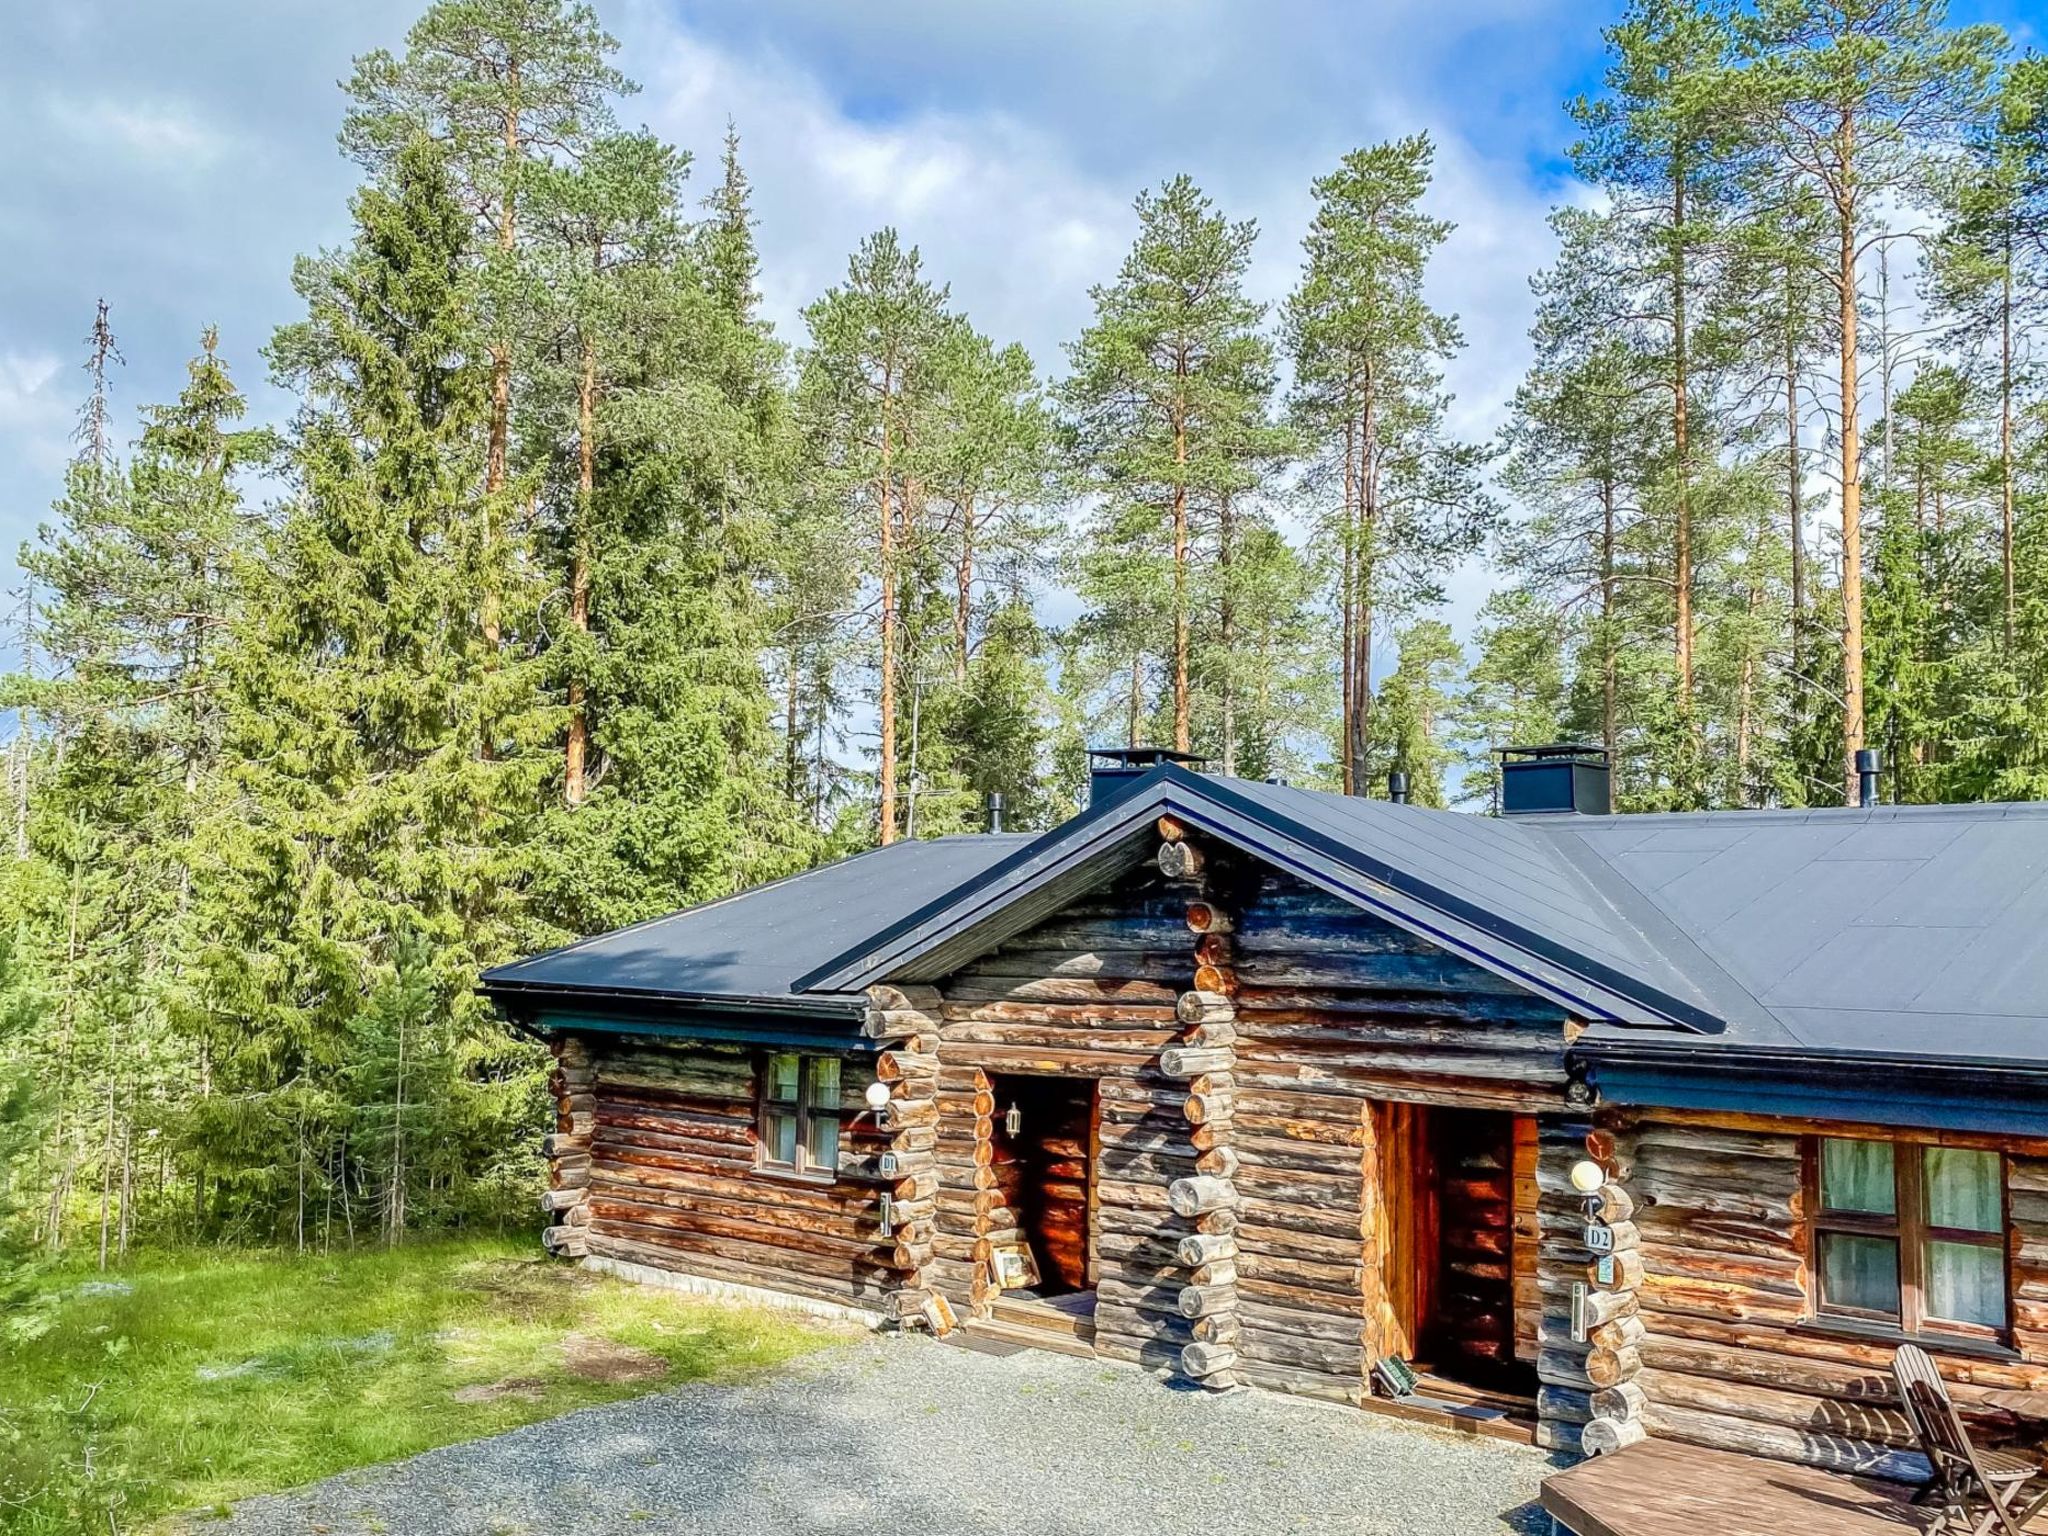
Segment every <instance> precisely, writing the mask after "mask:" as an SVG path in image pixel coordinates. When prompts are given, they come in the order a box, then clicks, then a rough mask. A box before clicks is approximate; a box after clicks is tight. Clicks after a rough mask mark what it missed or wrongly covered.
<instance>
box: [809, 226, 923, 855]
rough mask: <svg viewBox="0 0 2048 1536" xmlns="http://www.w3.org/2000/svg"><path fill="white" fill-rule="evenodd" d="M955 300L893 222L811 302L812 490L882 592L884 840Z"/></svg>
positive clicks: (879, 777) (879, 691)
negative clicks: (907, 633) (933, 417)
mask: <svg viewBox="0 0 2048 1536" xmlns="http://www.w3.org/2000/svg"><path fill="white" fill-rule="evenodd" d="M946 305H947V292H946V289H945V288H943V287H937V286H934V285H933V284H931V283H929V282H927V281H926V280H925V278H924V275H923V270H922V262H921V260H920V258H919V256H918V253H917V249H916V247H915V246H913V247H911V248H909V249H908V250H906V249H905V248H904V247H903V246H902V244H901V243H900V242H899V241H898V240H897V238H896V232H895V231H894V230H893V229H884V230H882V231H880V232H879V233H877V234H874V235H871V236H869V237H868V239H866V240H865V241H863V242H862V243H861V246H860V249H859V250H858V251H856V252H855V253H854V255H853V258H852V260H851V262H849V264H848V267H847V276H846V282H845V283H844V285H843V286H840V287H837V288H833V289H830V290H828V291H827V292H826V294H825V295H824V297H822V298H820V299H819V300H818V301H817V302H816V303H814V304H812V305H811V307H810V308H809V309H807V310H806V311H805V312H804V318H805V321H806V323H807V324H808V325H809V327H810V333H811V342H810V346H809V347H808V348H807V349H806V350H805V352H804V354H803V357H802V377H801V380H800V382H799V384H798V413H799V419H800V422H801V424H802V431H803V436H804V440H805V457H806V461H807V464H808V467H809V473H810V475H811V477H812V480H813V484H814V491H813V495H814V496H815V497H816V498H817V501H818V503H819V505H821V506H823V507H829V508H830V510H831V511H832V512H833V513H834V514H835V515H836V517H837V518H838V520H839V526H840V528H841V529H843V537H845V538H846V539H848V540H850V541H857V542H856V547H860V548H863V549H864V550H865V551H866V558H865V560H864V564H865V565H866V573H865V574H866V576H867V578H868V579H869V580H870V581H872V582H873V584H874V591H875V597H876V608H877V622H876V626H875V627H876V635H877V641H878V644H877V647H876V649H877V651H878V653H879V654H878V655H877V658H876V664H875V672H876V674H877V687H876V709H877V713H878V716H879V720H878V732H879V737H880V740H879V743H878V752H877V767H876V799H877V808H876V827H877V837H878V840H879V841H880V842H881V843H882V844H884V845H885V846H886V845H887V844H889V843H892V842H894V841H895V840H896V835H897V831H898V829H899V827H900V826H901V825H902V817H901V810H902V806H901V803H900V801H901V796H900V793H899V783H898V768H899V766H900V764H899V745H898V743H899V737H900V736H901V735H902V724H903V722H901V721H900V720H899V718H898V715H899V710H900V701H901V694H900V685H901V684H902V682H903V681H904V677H903V661H904V645H903V642H904V611H903V605H904V597H905V584H906V579H907V575H908V572H909V568H910V563H911V561H912V560H913V559H914V558H915V556H916V553H917V550H918V548H919V546H920V543H921V541H923V540H924V539H925V538H926V537H927V533H928V525H927V520H926V519H927V511H928V509H927V506H926V491H927V490H928V488H929V485H930V476H931V471H932V465H931V463H930V449H931V446H932V444H931V442H930V441H929V439H928V435H927V433H926V430H925V428H926V426H927V425H928V420H927V418H928V414H929V413H930V411H931V410H932V407H933V403H934V401H935V400H936V399H937V397H938V395H939V391H940V389H941V384H942V379H943V376H944V369H945V358H946V355H947V352H948V348H949V338H950V337H951V336H952V335H953V333H954V331H955V329H956V327H957V326H958V324H959V322H958V321H957V320H956V319H955V318H954V317H953V316H952V315H950V314H949V313H948V311H947V307H946ZM932 436H936V434H935V433H934V434H932Z"/></svg>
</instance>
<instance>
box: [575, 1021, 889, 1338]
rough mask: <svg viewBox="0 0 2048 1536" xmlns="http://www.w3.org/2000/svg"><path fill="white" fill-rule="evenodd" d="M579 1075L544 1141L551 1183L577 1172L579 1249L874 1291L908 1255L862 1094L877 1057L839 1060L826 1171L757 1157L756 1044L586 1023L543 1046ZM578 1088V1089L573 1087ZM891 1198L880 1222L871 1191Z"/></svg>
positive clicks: (751, 1277) (868, 1295)
mask: <svg viewBox="0 0 2048 1536" xmlns="http://www.w3.org/2000/svg"><path fill="white" fill-rule="evenodd" d="M557 1050H558V1054H559V1056H560V1057H561V1059H562V1061H563V1070H564V1071H565V1072H567V1071H569V1070H570V1067H571V1064H572V1063H573V1064H574V1067H575V1070H576V1072H577V1073H578V1074H579V1077H578V1080H579V1081H582V1080H584V1079H586V1078H587V1080H588V1083H589V1087H588V1090H587V1097H588V1100H589V1108H588V1109H587V1110H585V1109H584V1108H582V1107H581V1105H580V1103H579V1104H578V1105H577V1107H576V1108H575V1109H574V1110H573V1111H565V1114H567V1115H568V1116H569V1119H570V1124H569V1125H568V1126H565V1127H564V1129H563V1130H562V1131H561V1132H558V1134H557V1137H556V1138H555V1139H553V1140H552V1141H551V1144H550V1147H549V1151H550V1154H551V1157H552V1162H553V1169H552V1174H551V1182H554V1183H559V1182H560V1181H561V1180H563V1179H565V1178H571V1177H576V1176H578V1175H580V1176H581V1178H582V1180H583V1183H582V1184H581V1185H580V1186H579V1188H580V1191H581V1192H582V1194H583V1196H584V1198H583V1199H582V1200H581V1201H579V1203H578V1205H577V1207H576V1208H575V1210H574V1212H573V1215H574V1216H575V1217H576V1219H577V1230H578V1231H580V1232H581V1233H582V1234H583V1236H582V1241H581V1242H580V1243H575V1244H571V1243H565V1242H562V1241H559V1240H558V1241H556V1242H552V1243H551V1244H550V1246H551V1247H552V1248H553V1249H554V1251H556V1252H560V1253H577V1252H583V1253H589V1254H592V1255H595V1256H598V1257H604V1258H615V1259H624V1260H628V1261H631V1262H634V1263H639V1264H651V1265H655V1266H658V1267H661V1268H668V1269H681V1270H686V1271H688V1272H690V1273H692V1274H701V1275H705V1276H707V1277H710V1278H713V1279H723V1280H731V1281H735V1282H738V1283H742V1284H748V1285H761V1286H769V1287H773V1288H776V1289H780V1290H790V1291H797V1292H801V1293H804V1294H807V1295H814V1296H820V1297H824V1298H827V1299H831V1300H837V1301H855V1302H859V1303H863V1304H867V1305H871V1306H881V1305H884V1304H885V1303H886V1302H887V1301H888V1298H889V1297H890V1295H891V1293H892V1292H894V1291H896V1290H898V1289H900V1288H901V1287H902V1286H903V1285H904V1283H905V1280H906V1276H907V1275H908V1274H910V1273H911V1272H912V1271H913V1269H914V1264H906V1263H905V1260H906V1259H910V1260H914V1259H915V1257H916V1254H915V1253H914V1252H907V1251H905V1249H904V1241H903V1240H904V1238H905V1237H906V1236H907V1235H914V1234H907V1233H906V1231H905V1214H906V1208H907V1210H908V1214H909V1215H911V1216H914V1215H915V1205H914V1198H915V1196H916V1195H917V1194H918V1190H917V1189H916V1187H915V1185H914V1183H912V1182H911V1181H908V1180H903V1179H900V1178H896V1177H892V1176H889V1175H885V1174H884V1173H883V1171H882V1163H881V1155H882V1153H883V1152H885V1151H887V1150H889V1148H890V1146H891V1140H890V1138H889V1136H888V1135H887V1133H885V1132H884V1131H883V1130H882V1129H881V1128H879V1127H878V1126H877V1125H876V1124H875V1121H874V1117H873V1116H872V1115H871V1114H868V1115H863V1114H862V1110H863V1108H864V1105H863V1100H862V1094H863V1092H864V1090H865V1089H866V1087H867V1085H868V1084H869V1083H870V1082H872V1081H874V1079H875V1075H876V1061H877V1058H876V1057H875V1056H873V1055H870V1054H865V1053H849V1054H847V1055H846V1056H845V1057H843V1058H842V1062H841V1068H840V1092H841V1109H840V1140H839V1175H838V1177H837V1178H836V1179H834V1180H832V1181H831V1182H825V1181H815V1180H807V1179H798V1178H790V1177H782V1176H777V1175H775V1174H773V1173H769V1172H764V1171H762V1170H760V1169H758V1168H757V1167H756V1166H755V1149H756V1146H757V1142H758V1136H757V1132H756V1123H755V1102H756V1097H755V1095H756V1074H757V1067H758V1062H759V1060H760V1056H759V1053H757V1052H755V1051H752V1050H748V1049H744V1048H741V1047H737V1046H728V1045H709V1044H689V1043H679V1042H677V1041H674V1040H670V1039H666V1038H661V1037H654V1036H634V1035H590V1036H584V1037H577V1038H573V1039H570V1040H565V1041H563V1042H561V1044H559V1045H558V1047H557ZM582 1096H583V1095H578V1096H577V1097H578V1098H579V1099H580V1098H581V1097H582ZM885 1193H889V1194H890V1195H891V1196H892V1199H894V1200H895V1201H896V1203H897V1213H896V1221H895V1223H894V1227H893V1230H892V1231H891V1233H889V1234H887V1235H885V1234H884V1232H883V1222H882V1210H881V1205H882V1197H883V1195H884V1194H885Z"/></svg>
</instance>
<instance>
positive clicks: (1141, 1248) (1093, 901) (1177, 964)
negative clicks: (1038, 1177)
mask: <svg viewBox="0 0 2048 1536" xmlns="http://www.w3.org/2000/svg"><path fill="white" fill-rule="evenodd" d="M1164 830H1166V831H1169V832H1171V833H1172V834H1173V835H1172V836H1170V837H1168V838H1166V839H1165V840H1164V841H1163V842H1162V856H1161V858H1160V859H1159V860H1158V861H1157V862H1155V863H1153V864H1149V865H1147V866H1145V867H1143V868H1141V869H1138V870H1136V871H1133V872H1132V873H1130V874H1128V875H1126V876H1124V877H1123V878H1122V879H1120V880H1117V881H1116V882H1114V883H1113V884H1111V885H1110V886H1108V887H1106V888H1105V889H1103V890H1102V891H1100V892H1098V893H1096V894H1094V895H1092V896H1091V897H1089V898H1087V899H1084V900H1082V901H1079V902H1077V903H1075V904H1074V905H1072V906H1070V907H1068V908H1067V909H1065V910H1064V911H1062V912H1060V913H1059V914H1057V915H1056V916H1055V917H1053V918H1051V919H1049V920H1048V921H1046V922H1044V923H1041V924H1039V925H1038V926H1037V927H1036V928H1034V929H1032V930H1030V931H1029V932H1027V933H1025V934H1023V935H1020V936H1019V937H1017V938H1015V939H1013V940H1011V941H1010V942H1009V943H1006V944H1004V945H1002V946H1001V947H1000V948H998V949H996V950H995V951H993V952H992V953H990V954H988V955H986V956H983V957H982V958H981V959H979V960H977V961H975V962H974V963H973V964H972V965H969V966H967V967H965V968H963V969H962V970H960V971H958V972H956V973H955V974H954V975H953V976H951V977H949V978H947V980H946V981H945V982H944V983H942V984H941V986H940V988H939V996H940V999H941V1001H940V1006H939V1014H940V1022H939V1025H938V1041H937V1053H938V1060H939V1109H940V1117H939V1124H938V1170H939V1190H938V1221H937V1235H936V1239H935V1256H934V1259H933V1261H932V1263H931V1265H930V1266H929V1268H928V1271H927V1273H928V1277H929V1279H930V1281H931V1283H932V1284H933V1285H935V1286H936V1287H937V1288H938V1289H939V1290H940V1291H941V1292H943V1293H944V1294H945V1295H946V1296H947V1297H948V1298H949V1300H951V1301H952V1302H953V1303H954V1304H955V1305H956V1306H964V1307H965V1308H967V1309H969V1310H970V1311H972V1312H985V1311H986V1310H987V1307H988V1304H989V1302H990V1301H991V1300H992V1297H993V1292H992V1290H991V1282H990V1277H989V1274H988V1269H987V1260H988V1256H989V1250H990V1247H991V1245H992V1244H993V1243H996V1242H1008V1241H1014V1240H1016V1238H1017V1237H1018V1236H1019V1235H1020V1234H1021V1233H1022V1232H1023V1231H1024V1229H1025V1227H1026V1225H1027V1218H1028V1212H1027V1211H1025V1210H1024V1209H1022V1208H1021V1203H1022V1199H1023V1196H1022V1194H1021V1193H1020V1192H1019V1191H1018V1190H1015V1189H1010V1188H1006V1187H1005V1183H1004V1168H1005V1165H1004V1163H1003V1161H1002V1159H1001V1158H1000V1157H999V1156H998V1154H997V1151H996V1147H995V1143H996V1141H997V1136H996V1131H995V1124H994V1120H995V1116H997V1115H998V1114H1000V1112H1001V1106H1000V1105H999V1104H998V1103H997V1095H996V1093H995V1091H994V1090H995V1087H996V1083H997V1080H998V1079H999V1078H1001V1077H1002V1076H1005V1075H1025V1076H1033V1075H1043V1076H1052V1077H1061V1078H1068V1079H1072V1078H1090V1079H1094V1080H1095V1082H1096V1096H1097V1105H1098V1108H1097V1119H1096V1124H1095V1125H1094V1127H1093V1133H1094V1134H1093V1137H1092V1141H1093V1145H1092V1146H1091V1147H1090V1148H1089V1152H1090V1154H1091V1156H1090V1158H1089V1176H1090V1180H1091V1189H1090V1211H1089V1216H1090V1226H1091V1230H1090V1231H1089V1232H1088V1234H1087V1249H1088V1259H1089V1261H1090V1262H1091V1264H1092V1267H1093V1270H1094V1273H1095V1276H1096V1280H1095V1290H1096V1309H1095V1347H1096V1350H1097V1352H1098V1353H1100V1354H1103V1355H1107V1356H1110V1357H1112V1358H1116V1359H1123V1360H1130V1361H1134V1362H1137V1363H1139V1364H1142V1365H1146V1366H1149V1367H1153V1368H1156V1369H1160V1370H1165V1371H1171V1372H1176V1373H1181V1374H1186V1375H1190V1376H1193V1377H1196V1378H1199V1379H1202V1380H1204V1381H1207V1382H1208V1383H1209V1384H1211V1385H1215V1386H1223V1385H1228V1384H1229V1377H1228V1368H1229V1366H1230V1364H1231V1354H1230V1351H1229V1348H1228V1346H1229V1344H1230V1342H1231V1337H1232V1332H1233V1329H1234V1320H1233V1319H1232V1318H1231V1316H1230V1313H1231V1311H1232V1308H1231V1301H1232V1298H1233V1296H1234V1289H1233V1287H1232V1285H1231V1280H1232V1272H1231V1265H1230V1258H1231V1251H1230V1245H1229V1232H1230V1229H1231V1227H1232V1226H1233V1225H1234V1221H1235V1216H1234V1213H1233V1211H1232V1210H1231V1206H1232V1205H1233V1204H1234V1197H1233V1196H1232V1195H1231V1194H1230V1192H1229V1190H1228V1187H1227V1175H1228V1172H1229V1166H1228V1163H1229V1154H1228V1151H1227V1143H1228V1138H1229V1114H1230V1102H1229V1100H1230V1087H1231V1084H1230V1065H1231V1059H1232V1055H1231V1050H1230V1043H1231V1028H1230V1023H1229V1017H1228V1015H1229V1006H1228V1003H1227V1000H1222V999H1220V998H1215V997H1213V995H1212V999H1211V1003H1209V1004H1205V1003H1203V1002H1202V1001H1201V995H1200V994H1198V993H1196V991H1195V984H1196V980H1197V974H1198V971H1199V969H1200V962H1199V961H1198V959H1197V955H1196V949H1197V945H1198V942H1199V940H1198V936H1197V935H1196V934H1195V933H1194V932H1192V931H1191V929H1190V926H1189V915H1188V914H1189V909H1190V904H1191V903H1192V902H1195V901H1197V900H1199V899H1200V898H1201V897H1202V895H1203V894H1204V892H1205V890H1206V881H1205V875H1204V870H1203V862H1204V859H1203V855H1202V854H1201V853H1200V852H1199V851H1197V850H1195V849H1193V848H1192V846H1186V847H1183V846H1182V839H1181V837H1180V835H1179V832H1178V829H1173V828H1169V829H1164ZM1189 1239H1198V1240H1199V1241H1196V1242H1193V1243H1190V1242H1188V1240H1189Z"/></svg>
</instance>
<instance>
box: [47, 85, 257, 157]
mask: <svg viewBox="0 0 2048 1536" xmlns="http://www.w3.org/2000/svg"><path fill="white" fill-rule="evenodd" d="M49 112H50V117H51V120H52V124H53V126H54V127H55V128H56V129H57V130H58V132H59V134H60V135H61V136H62V137H63V138H65V139H66V140H68V141H70V142H71V143H72V144H73V146H74V147H76V148H80V149H84V150H87V151H93V150H100V151H108V150H111V151H115V152H118V153H121V154H125V155H127V156H130V157H132V158H134V159H138V160H143V161H147V162H150V163H151V164H152V165H154V166H156V167H158V168H160V169H162V168H173V169H178V170H182V171H185V172H198V171H204V170H206V169H208V168H209V167H211V166H212V165H214V164H215V163H216V162H218V161H219V160H220V159H221V158H222V157H223V156H224V155H226V153H227V152H228V150H229V149H230V148H232V147H233V144H234V139H233V137H232V136H231V135H230V134H228V133H226V132H225V131H223V130H222V129H220V128H218V127H216V126H214V125H213V124H212V123H210V122H208V121H207V120H206V118H205V117H204V116H203V115H202V114H201V113H200V112H199V110H198V109H197V108H195V107H193V106H192V105H190V104H189V103H185V102H179V101H168V100H158V101H131V102H117V101H114V100H112V99H109V98H106V97H95V98H90V99H85V98H79V97H74V96H57V97H53V98H52V99H51V101H50V103H49Z"/></svg>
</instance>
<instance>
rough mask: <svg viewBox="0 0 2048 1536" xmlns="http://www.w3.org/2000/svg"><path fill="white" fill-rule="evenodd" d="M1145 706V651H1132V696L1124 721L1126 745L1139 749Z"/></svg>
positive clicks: (1134, 749)
mask: <svg viewBox="0 0 2048 1536" xmlns="http://www.w3.org/2000/svg"><path fill="white" fill-rule="evenodd" d="M1144 706H1145V653H1144V652H1143V651H1139V650H1133V651H1132V652H1131V697H1130V709H1129V718H1128V719H1127V720H1126V721H1125V722H1124V745H1125V746H1127V747H1129V748H1131V749H1132V750H1133V751H1136V750H1137V746H1138V722H1139V718H1140V716H1141V714H1142V712H1143V710H1144Z"/></svg>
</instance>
